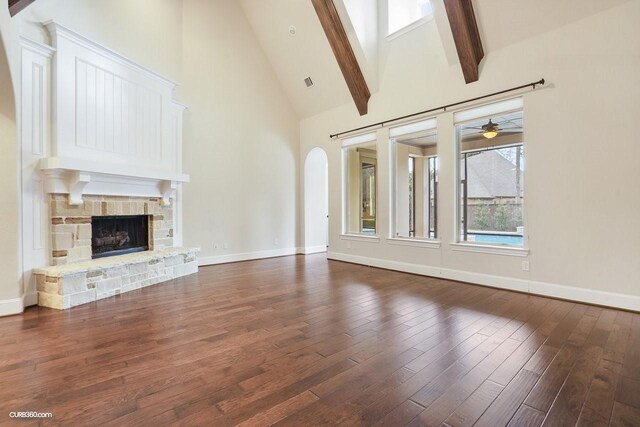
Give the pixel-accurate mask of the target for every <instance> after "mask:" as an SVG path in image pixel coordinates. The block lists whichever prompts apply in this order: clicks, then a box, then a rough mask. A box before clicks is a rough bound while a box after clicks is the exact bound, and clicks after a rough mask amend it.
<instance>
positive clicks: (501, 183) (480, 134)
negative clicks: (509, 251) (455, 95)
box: [456, 100, 525, 246]
mask: <svg viewBox="0 0 640 427" xmlns="http://www.w3.org/2000/svg"><path fill="white" fill-rule="evenodd" d="M520 104H521V100H520ZM480 110H481V109H480ZM479 112H481V111H479ZM485 112H487V110H485ZM468 113H469V112H465V113H463V114H467V115H468ZM456 128H457V138H458V153H459V156H460V165H459V171H458V176H459V204H458V222H459V232H460V233H459V241H460V242H471V243H480V244H485V245H508V246H524V220H523V204H524V166H525V150H524V138H523V137H524V130H523V115H522V111H515V112H508V113H494V114H492V115H490V116H488V117H482V118H475V119H472V120H470V121H467V122H465V123H459V124H457V125H456Z"/></svg>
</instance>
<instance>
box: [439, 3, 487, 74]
mask: <svg viewBox="0 0 640 427" xmlns="http://www.w3.org/2000/svg"><path fill="white" fill-rule="evenodd" d="M444 7H445V9H446V10H447V17H448V18H449V25H451V32H452V33H453V41H454V42H455V44H456V50H457V51H458V57H459V58H460V65H461V66H462V74H464V80H465V81H466V82H467V83H471V82H475V81H477V80H478V78H479V70H478V65H480V61H482V58H483V57H484V50H483V49H482V41H481V40H480V33H479V32H478V23H477V22H476V15H475V13H474V12H473V4H471V0H444Z"/></svg>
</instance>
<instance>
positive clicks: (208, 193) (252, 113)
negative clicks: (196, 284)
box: [180, 0, 303, 263]
mask: <svg viewBox="0 0 640 427" xmlns="http://www.w3.org/2000/svg"><path fill="white" fill-rule="evenodd" d="M183 13H184V23H183V24H184V48H183V59H182V63H183V84H182V86H181V88H180V94H181V99H183V100H184V101H185V103H186V104H187V105H188V106H189V110H188V111H187V113H186V115H185V121H184V168H185V171H187V172H188V173H190V174H191V183H190V184H188V185H185V186H184V212H185V216H184V244H185V245H187V246H199V247H200V248H201V249H202V252H201V254H200V256H201V262H202V263H215V262H223V261H233V260H238V259H243V258H245V257H256V256H266V255H271V254H284V253H293V252H294V251H295V248H296V247H297V242H298V239H297V230H298V217H299V216H298V209H299V205H298V191H299V190H298V188H299V187H298V181H299V180H298V179H297V177H298V176H299V173H300V172H299V170H300V168H299V165H300V164H301V163H302V161H303V160H299V159H300V157H299V151H298V143H299V122H298V118H297V116H296V115H295V114H294V112H293V109H292V107H291V105H290V103H289V101H288V100H287V98H286V96H285V95H284V93H283V91H282V89H281V87H280V85H279V83H278V79H277V77H276V75H275V73H274V72H273V69H272V68H271V66H270V65H269V62H268V60H267V58H266V57H265V55H264V53H263V52H262V50H261V48H260V46H259V44H258V41H257V39H256V36H255V35H254V33H253V31H252V30H251V27H250V26H249V23H248V21H247V19H246V17H245V15H244V13H243V11H242V8H241V6H240V4H239V2H234V1H223V0H216V1H212V0H185V1H184V12H183ZM276 242H277V243H276ZM214 244H216V245H217V246H218V247H217V248H214ZM247 254H250V255H247Z"/></svg>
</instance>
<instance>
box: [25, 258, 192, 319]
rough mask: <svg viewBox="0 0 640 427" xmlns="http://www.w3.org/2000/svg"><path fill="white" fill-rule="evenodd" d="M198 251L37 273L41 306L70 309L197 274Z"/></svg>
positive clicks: (111, 260)
mask: <svg viewBox="0 0 640 427" xmlns="http://www.w3.org/2000/svg"><path fill="white" fill-rule="evenodd" d="M197 271H198V261H197V250H196V249H190V248H164V249H160V250H155V251H150V252H139V253H133V254H127V255H119V256H114V257H107V258H100V259H96V260H91V261H86V262H78V263H73V264H66V265H59V266H53V267H48V268H43V269H38V270H34V274H35V276H36V283H37V287H38V305H41V306H44V307H51V308H56V309H60V310H62V309H66V308H70V307H73V306H77V305H81V304H86V303H89V302H93V301H96V300H100V299H103V298H108V297H111V296H114V295H118V294H121V293H124V292H129V291H133V290H136V289H141V288H144V287H147V286H151V285H154V284H156V283H160V282H164V281H167V280H171V279H175V278H177V277H181V276H186V275H188V274H193V273H197Z"/></svg>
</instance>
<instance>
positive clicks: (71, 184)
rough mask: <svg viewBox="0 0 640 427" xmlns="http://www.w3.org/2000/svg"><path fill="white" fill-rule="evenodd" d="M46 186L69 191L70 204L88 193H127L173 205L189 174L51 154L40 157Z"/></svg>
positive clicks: (55, 191)
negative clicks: (180, 184)
mask: <svg viewBox="0 0 640 427" xmlns="http://www.w3.org/2000/svg"><path fill="white" fill-rule="evenodd" d="M40 169H41V170H42V172H43V174H44V182H45V183H44V189H45V192H46V193H49V194H68V195H69V204H71V205H82V204H83V200H82V196H83V195H85V194H91V195H98V196H100V195H104V196H125V197H157V198H160V199H161V200H162V204H163V205H165V206H169V205H171V199H173V198H175V196H176V191H177V188H178V184H179V183H182V182H189V175H185V174H178V173H171V172H167V171H163V170H153V169H145V168H139V167H131V166H127V165H116V164H109V163H102V162H88V161H85V160H79V159H71V158H66V159H63V158H59V157H48V158H44V159H42V160H41V161H40Z"/></svg>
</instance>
